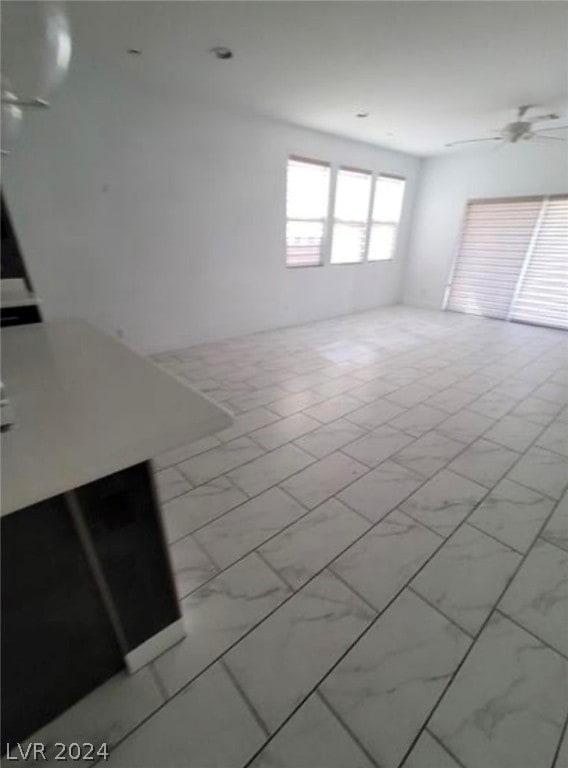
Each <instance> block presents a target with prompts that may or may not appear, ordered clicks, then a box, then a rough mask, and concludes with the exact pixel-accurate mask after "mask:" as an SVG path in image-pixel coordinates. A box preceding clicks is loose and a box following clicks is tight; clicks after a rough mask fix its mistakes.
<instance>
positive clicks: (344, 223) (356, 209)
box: [286, 156, 406, 267]
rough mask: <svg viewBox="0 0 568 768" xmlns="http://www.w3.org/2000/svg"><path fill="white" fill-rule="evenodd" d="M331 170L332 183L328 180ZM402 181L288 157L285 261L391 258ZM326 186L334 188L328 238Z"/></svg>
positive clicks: (295, 264)
mask: <svg viewBox="0 0 568 768" xmlns="http://www.w3.org/2000/svg"><path fill="white" fill-rule="evenodd" d="M332 173H333V182H334V183H333V184H332V183H331V182H332ZM405 183H406V182H405V180H404V179H403V178H400V177H398V176H389V175H386V174H385V175H383V174H379V175H375V174H374V173H373V172H372V171H366V170H362V169H359V168H348V167H346V166H344V167H340V168H338V169H336V168H334V169H333V171H332V168H331V165H330V164H329V163H324V162H321V161H319V160H310V159H308V158H303V157H296V156H291V157H289V158H288V173H287V187H286V266H288V267H313V266H320V265H321V264H323V262H324V261H327V259H328V257H329V260H330V262H331V263H332V264H360V263H361V262H363V261H364V260H365V259H367V260H368V261H388V260H390V259H392V258H393V257H394V254H395V249H396V236H397V231H398V226H399V223H400V217H401V213H402V205H403V199H404V187H405ZM330 187H331V188H332V189H335V193H334V195H335V199H334V201H333V218H332V229H331V237H329V215H330V214H329V211H330V205H329V203H330Z"/></svg>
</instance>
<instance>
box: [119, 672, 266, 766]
mask: <svg viewBox="0 0 568 768" xmlns="http://www.w3.org/2000/svg"><path fill="white" fill-rule="evenodd" d="M264 739H265V736H264V733H263V732H262V730H261V728H260V726H259V725H258V723H257V722H256V720H255V719H254V717H253V716H252V714H251V713H250V710H249V709H248V707H247V705H246V704H245V702H244V701H243V700H242V698H241V697H240V695H239V693H238V691H237V689H236V688H235V687H234V685H233V684H232V682H231V680H230V679H229V677H228V675H227V673H226V672H225V670H224V669H223V668H222V667H221V665H220V664H217V665H215V666H214V667H212V668H211V669H210V670H208V671H207V672H206V673H205V674H204V675H202V676H201V677H200V678H199V679H198V680H196V681H195V682H194V683H193V684H192V685H190V686H189V687H188V688H187V690H185V691H183V692H182V693H181V694H180V695H179V696H176V697H175V698H174V699H172V700H171V701H169V702H168V703H167V704H166V705H165V706H164V707H163V708H162V709H161V710H160V711H159V712H157V713H156V714H155V715H154V716H153V717H151V718H150V719H149V720H147V721H146V722H145V723H144V724H143V725H142V726H141V727H140V728H138V730H137V731H135V732H134V733H133V734H132V735H131V736H130V737H129V738H128V739H126V741H123V742H122V744H121V745H120V746H119V747H117V749H116V750H113V752H112V753H111V755H110V758H109V760H108V763H107V764H108V765H111V766H116V768H119V767H120V768H124V767H125V766H136V768H156V766H164V768H165V767H166V766H168V768H182V766H183V768H208V767H209V766H211V768H213V766H223V768H242V766H243V765H244V764H245V763H246V761H247V760H249V759H250V758H251V757H252V756H253V755H254V753H255V752H256V750H257V749H258V748H259V747H260V746H261V745H262V743H263V741H264Z"/></svg>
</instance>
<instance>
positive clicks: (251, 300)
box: [3, 62, 420, 350]
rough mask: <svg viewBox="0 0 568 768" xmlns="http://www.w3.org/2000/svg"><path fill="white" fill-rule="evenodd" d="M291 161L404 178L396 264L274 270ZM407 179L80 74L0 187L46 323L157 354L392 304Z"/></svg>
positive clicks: (339, 152)
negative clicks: (60, 321)
mask: <svg viewBox="0 0 568 768" xmlns="http://www.w3.org/2000/svg"><path fill="white" fill-rule="evenodd" d="M89 67H90V68H89ZM354 119H355V118H354ZM288 153H295V154H300V155H305V156H308V157H317V158H321V159H324V160H330V161H333V162H336V163H345V164H347V165H352V166H353V165H354V166H358V167H362V168H370V169H373V170H377V171H386V172H391V173H397V174H402V175H404V176H406V177H407V178H408V195H407V200H406V204H405V208H404V213H403V220H402V225H401V231H400V237H399V248H398V253H397V257H396V259H395V260H394V261H393V262H390V263H388V262H385V263H373V264H359V265H349V266H339V265H336V266H330V265H326V266H325V267H320V268H308V269H295V270H292V269H286V267H285V264H284V244H285V240H284V238H285V169H286V158H287V155H288ZM419 167H420V160H419V159H417V158H415V157H410V156H406V155H402V154H399V153H395V152H391V151H386V150H381V149H377V148H373V147H371V146H369V145H364V144H359V143H356V142H352V141H346V140H342V139H337V138H334V137H330V136H327V135H325V134H319V133H316V132H311V131H308V130H302V129H298V128H294V127H291V126H287V125H285V124H282V123H277V122H271V121H265V120H262V119H258V118H255V117H252V116H247V115H245V114H244V113H243V114H241V113H237V112H233V111H227V110H223V109H220V108H216V107H214V106H212V105H208V104H205V103H200V102H197V101H193V102H192V101H186V100H182V99H179V100H175V99H174V98H173V97H171V96H166V95H165V94H159V93H156V92H155V91H150V90H149V89H144V87H143V84H140V83H139V82H138V81H136V80H135V79H134V78H133V79H132V81H130V80H129V77H128V72H122V73H118V74H117V76H116V78H115V79H112V78H110V77H109V76H108V74H104V71H103V70H101V71H100V72H99V71H98V70H97V64H96V62H84V63H83V64H82V65H81V66H79V67H75V69H74V70H73V71H72V73H71V76H70V78H69V80H68V81H67V83H66V84H65V86H64V88H63V89H62V90H61V92H60V93H59V94H58V96H57V99H56V101H55V104H54V106H53V108H52V110H50V111H47V112H37V113H30V114H28V115H26V124H25V126H24V130H23V135H22V137H21V140H20V142H19V143H18V144H17V146H16V148H15V151H14V153H13V155H12V156H10V157H8V158H7V159H6V161H5V163H4V180H3V187H4V190H5V194H6V197H7V202H8V205H9V207H10V210H11V213H12V217H13V220H14V225H15V229H16V232H17V235H18V237H19V239H20V242H21V246H22V250H23V253H24V257H25V259H26V263H27V265H28V268H29V270H30V272H31V277H32V280H33V282H34V284H35V287H36V290H37V292H38V293H39V295H40V296H41V298H42V300H43V302H44V304H43V306H44V312H45V316H46V318H47V319H53V318H59V317H73V316H78V317H82V318H85V319H87V320H89V321H91V322H93V323H94V324H95V325H97V326H99V327H100V328H101V329H103V330H109V331H111V332H113V333H116V332H117V329H121V331H122V332H123V333H124V337H125V340H126V341H127V342H129V343H130V344H131V345H133V346H135V347H137V348H139V349H142V350H161V349H168V348H175V347H179V346H183V345H189V344H193V343H196V342H201V341H206V340H211V339H219V338H223V337H230V336H235V335H238V334H242V333H247V332H251V331H259V330H263V329H268V328H273V327H279V326H286V325H291V324H297V323H303V322H307V321H310V320H315V319H318V318H324V317H329V316H334V315H340V314H343V313H349V312H356V311H358V310H364V309H367V308H371V307H377V306H380V305H387V304H392V303H396V302H397V301H398V300H399V298H400V287H401V276H402V261H403V258H404V255H405V251H406V246H407V240H408V234H409V224H410V218H411V209H412V204H413V196H414V190H415V185H416V179H417V175H418V172H419Z"/></svg>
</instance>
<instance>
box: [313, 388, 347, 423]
mask: <svg viewBox="0 0 568 768" xmlns="http://www.w3.org/2000/svg"><path fill="white" fill-rule="evenodd" d="M360 406H361V401H360V400H357V398H355V397H352V396H351V395H337V396H336V397H331V398H329V399H327V400H325V401H324V402H322V403H318V404H317V405H313V406H312V407H311V408H307V409H306V411H305V413H306V415H307V416H310V417H311V418H313V419H317V421H320V422H322V423H323V424H326V423H327V422H328V421H335V420H336V419H338V418H340V416H345V414H347V413H350V412H351V411H354V410H355V409H357V408H359V407H360Z"/></svg>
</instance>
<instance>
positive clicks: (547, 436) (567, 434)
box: [536, 422, 568, 457]
mask: <svg viewBox="0 0 568 768" xmlns="http://www.w3.org/2000/svg"><path fill="white" fill-rule="evenodd" d="M536 444H537V445H538V446H539V447H540V448H546V449H547V450H549V451H555V452H556V453H561V454H562V455H563V456H566V457H568V429H566V424H562V422H555V423H553V424H551V425H550V426H549V427H548V429H545V431H544V432H543V433H542V434H541V435H540V437H539V438H538V440H537V441H536Z"/></svg>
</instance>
